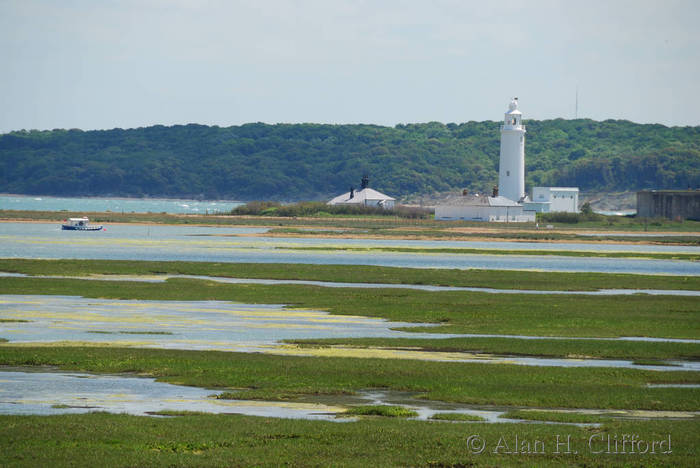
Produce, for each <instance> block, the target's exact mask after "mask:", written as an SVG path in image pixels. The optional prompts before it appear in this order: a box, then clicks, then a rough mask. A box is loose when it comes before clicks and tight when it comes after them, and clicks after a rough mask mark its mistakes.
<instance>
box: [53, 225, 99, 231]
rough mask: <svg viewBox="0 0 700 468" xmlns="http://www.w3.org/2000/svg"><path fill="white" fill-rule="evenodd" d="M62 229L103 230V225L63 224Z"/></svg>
mask: <svg viewBox="0 0 700 468" xmlns="http://www.w3.org/2000/svg"><path fill="white" fill-rule="evenodd" d="M61 229H63V230H65V231H101V230H102V226H70V225H66V224H63V225H61Z"/></svg>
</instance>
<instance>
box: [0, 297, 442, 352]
mask: <svg viewBox="0 0 700 468" xmlns="http://www.w3.org/2000/svg"><path fill="white" fill-rule="evenodd" d="M0 312H2V317H3V318H6V319H16V320H29V322H27V323H14V322H10V323H0V337H3V338H7V339H9V340H10V341H11V342H13V343H36V342H74V343H86V342H91V343H105V344H107V343H109V344H112V345H120V346H139V347H156V348H171V349H199V350H203V349H209V350H224V351H264V350H265V349H268V348H269V347H270V346H274V345H275V344H276V343H277V342H278V341H281V340H290V339H302V338H334V337H335V338H340V337H406V336H415V337H416V338H421V337H423V338H430V337H435V336H437V337H445V335H442V334H434V333H415V334H413V333H406V332H402V331H396V330H392V329H393V328H400V327H416V326H423V325H424V324H416V323H404V322H389V321H386V320H383V319H376V318H369V317H359V316H346V315H331V314H329V313H327V312H322V311H317V310H309V309H290V308H285V307H284V306H283V305H253V304H238V303H231V302H225V301H142V300H116V299H114V300H113V299H91V298H84V297H77V296H41V295H0ZM448 336H454V335H448Z"/></svg>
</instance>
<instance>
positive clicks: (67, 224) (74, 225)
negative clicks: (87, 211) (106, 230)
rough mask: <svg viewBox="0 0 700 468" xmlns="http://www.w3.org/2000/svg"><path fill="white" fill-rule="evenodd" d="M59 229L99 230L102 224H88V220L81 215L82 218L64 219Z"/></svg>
mask: <svg viewBox="0 0 700 468" xmlns="http://www.w3.org/2000/svg"><path fill="white" fill-rule="evenodd" d="M61 229H65V230H67V231H101V230H102V225H101V224H100V225H99V226H98V225H93V224H90V220H89V219H88V218H86V217H84V216H83V217H82V218H68V219H67V220H64V224H62V225H61Z"/></svg>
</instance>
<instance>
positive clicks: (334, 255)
mask: <svg viewBox="0 0 700 468" xmlns="http://www.w3.org/2000/svg"><path fill="white" fill-rule="evenodd" d="M264 232H265V229H256V228H214V227H203V226H142V225H114V226H108V227H107V230H106V231H97V232H89V233H88V232H79V231H61V230H60V228H59V226H58V224H48V223H0V258H84V259H107V260H164V261H167V260H183V261H209V262H252V263H306V264H309V263H311V264H343V265H383V266H395V267H410V268H458V269H469V268H485V269H498V270H545V271H591V272H608V273H642V274H671V275H689V274H700V262H691V261H680V260H651V259H639V258H595V257H565V256H550V255H539V256H535V255H489V254H439V253H429V252H428V253H426V252H376V251H375V252H372V253H371V254H368V253H367V252H363V251H342V250H335V249H337V248H339V247H341V248H342V247H344V246H349V247H358V246H361V247H368V248H371V247H414V248H464V249H470V248H475V249H506V250H510V249H520V250H533V249H535V250H577V251H597V250H608V251H610V250H615V251H629V252H632V251H636V252H666V253H671V252H683V253H696V254H697V253H698V252H700V247H695V246H667V245H610V244H602V243H601V244H594V245H591V244H585V243H570V244H562V243H545V242H543V243H527V242H497V241H494V242H478V241H419V240H415V241H410V240H392V239H316V238H304V237H296V238H293V237H289V238H287V237H285V238H281V237H264V236H262V234H264ZM252 235H257V236H259V237H255V236H252ZM300 247H301V248H303V247H320V248H328V250H321V251H316V250H313V251H312V250H292V249H296V248H300Z"/></svg>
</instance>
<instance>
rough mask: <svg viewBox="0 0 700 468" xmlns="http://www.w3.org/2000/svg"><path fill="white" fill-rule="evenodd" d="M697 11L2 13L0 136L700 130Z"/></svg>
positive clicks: (78, 2) (388, 8)
mask: <svg viewBox="0 0 700 468" xmlns="http://www.w3.org/2000/svg"><path fill="white" fill-rule="evenodd" d="M698 24H700V1H697V0H689V1H673V0H659V1H648V0H634V1H615V0H605V1H597V0H587V1H585V2H574V1H569V0H561V1H544V0H542V1H538V0H527V1H526V0H518V1H510V0H500V1H497V0H481V1H468V0H461V1H458V0H433V1H430V0H402V1H399V0H396V1H394V0H369V1H362V0H356V1H349V0H347V1H346V0H297V1H293V0H269V1H266V0H251V1H236V0H230V1H226V0H210V1H206V0H200V1H196V0H134V1H131V0H123V1H116V0H115V1H112V0H55V1H48V0H46V1H38V0H0V41H2V43H1V46H0V132H7V131H10V130H18V129H23V128H25V129H33V128H36V129H52V128H82V129H95V128H113V127H122V128H131V127H140V126H147V125H154V124H164V125H172V124H178V123H180V124H184V123H190V122H194V123H201V124H210V125H220V126H228V125H238V124H242V123H245V122H256V121H261V122H268V123H277V122H291V123H295V122H320V123H375V124H380V125H392V126H393V125H395V124H397V123H407V122H428V121H433V120H435V121H440V122H445V123H447V122H457V123H459V122H466V121H469V120H500V119H501V118H503V112H505V110H506V108H507V104H508V102H509V101H510V97H511V96H518V97H519V98H520V104H521V106H520V107H521V110H522V111H523V113H524V116H525V118H526V119H527V118H535V119H552V118H557V117H563V118H573V117H574V110H575V97H576V87H577V86H578V89H579V92H578V94H579V106H578V116H579V117H588V118H592V119H596V120H605V119H628V120H632V121H634V122H643V123H647V122H658V123H662V124H665V125H700V98H699V96H700V33H699V32H698V31H700V29H699V28H698Z"/></svg>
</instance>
